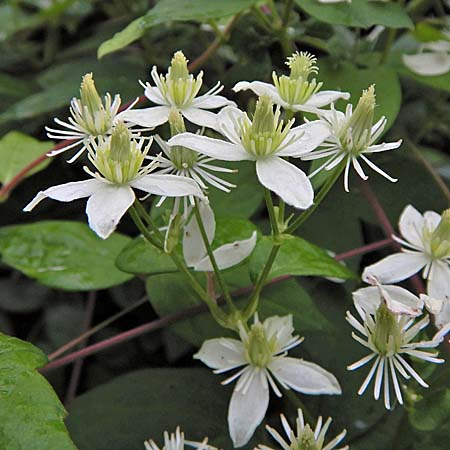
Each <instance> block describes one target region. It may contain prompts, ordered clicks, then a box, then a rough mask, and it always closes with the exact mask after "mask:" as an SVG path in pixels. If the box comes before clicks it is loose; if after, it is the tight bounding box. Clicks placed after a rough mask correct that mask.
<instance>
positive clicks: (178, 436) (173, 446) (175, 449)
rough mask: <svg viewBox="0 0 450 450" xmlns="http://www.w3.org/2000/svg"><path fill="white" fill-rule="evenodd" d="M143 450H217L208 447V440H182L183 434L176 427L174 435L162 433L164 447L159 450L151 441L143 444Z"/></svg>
mask: <svg viewBox="0 0 450 450" xmlns="http://www.w3.org/2000/svg"><path fill="white" fill-rule="evenodd" d="M144 445H145V450H184V448H185V446H189V447H193V448H196V449H197V450H217V449H216V447H213V446H211V445H208V438H205V439H203V441H202V442H194V441H188V440H186V439H185V438H184V433H183V432H182V431H181V430H180V427H177V429H176V430H175V433H170V434H169V433H168V432H167V431H165V432H164V445H163V447H162V448H161V449H160V447H158V446H157V445H156V443H155V441H153V440H152V439H149V440H148V441H145V442H144Z"/></svg>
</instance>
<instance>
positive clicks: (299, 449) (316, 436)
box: [258, 409, 348, 450]
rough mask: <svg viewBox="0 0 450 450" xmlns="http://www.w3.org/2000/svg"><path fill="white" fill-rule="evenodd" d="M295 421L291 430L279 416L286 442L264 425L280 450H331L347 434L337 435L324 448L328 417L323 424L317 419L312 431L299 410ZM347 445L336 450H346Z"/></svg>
mask: <svg viewBox="0 0 450 450" xmlns="http://www.w3.org/2000/svg"><path fill="white" fill-rule="evenodd" d="M297 414H298V415H297V419H296V421H295V425H296V428H295V429H292V428H291V427H290V425H289V422H288V421H287V419H286V417H285V416H284V415H283V414H281V415H280V418H281V424H282V425H283V430H284V432H285V433H286V436H287V440H285V439H284V438H283V437H282V436H281V435H280V433H278V431H276V430H275V429H274V428H272V427H270V426H269V425H266V429H267V431H268V432H269V433H270V434H271V435H272V437H273V438H274V439H275V441H277V443H278V444H279V448H280V449H282V450H332V449H334V448H336V446H337V445H338V444H339V443H340V442H341V441H342V439H344V437H345V435H346V434H347V431H346V430H343V431H342V432H341V433H339V434H338V435H337V436H336V437H335V438H334V439H333V440H332V441H330V442H329V443H328V444H326V445H325V446H324V442H325V435H326V434H327V431H328V428H329V427H330V424H331V421H332V420H331V417H328V419H327V420H326V422H325V424H323V420H322V417H321V416H320V417H319V418H318V419H317V423H316V427H315V429H314V431H313V429H312V428H311V426H310V425H309V424H308V423H307V424H305V420H304V419H303V411H302V410H301V409H299V410H298V411H297ZM258 449H260V450H275V449H273V448H272V447H268V446H267V445H259V446H258ZM347 449H348V445H346V446H345V447H341V448H338V449H336V450H347Z"/></svg>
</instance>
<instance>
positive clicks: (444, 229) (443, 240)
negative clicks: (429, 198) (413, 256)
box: [430, 209, 450, 259]
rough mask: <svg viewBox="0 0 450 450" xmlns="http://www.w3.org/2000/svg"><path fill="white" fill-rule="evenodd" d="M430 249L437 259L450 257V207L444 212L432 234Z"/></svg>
mask: <svg viewBox="0 0 450 450" xmlns="http://www.w3.org/2000/svg"><path fill="white" fill-rule="evenodd" d="M430 250H431V254H432V257H433V258H435V259H442V258H450V209H447V210H445V211H444V212H443V213H442V217H441V221H440V222H439V225H438V226H437V227H436V229H435V230H434V231H433V233H432V234H431V236H430Z"/></svg>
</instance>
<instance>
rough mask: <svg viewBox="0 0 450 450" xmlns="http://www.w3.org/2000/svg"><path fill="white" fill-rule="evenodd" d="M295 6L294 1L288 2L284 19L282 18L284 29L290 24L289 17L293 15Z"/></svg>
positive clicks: (287, 0) (289, 0) (285, 6)
mask: <svg viewBox="0 0 450 450" xmlns="http://www.w3.org/2000/svg"><path fill="white" fill-rule="evenodd" d="M293 6H294V0H286V3H285V5H284V11H283V17H282V18H281V23H282V25H283V27H287V24H288V23H289V16H290V15H291V11H292V7H293Z"/></svg>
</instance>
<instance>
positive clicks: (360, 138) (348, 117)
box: [302, 86, 402, 192]
mask: <svg viewBox="0 0 450 450" xmlns="http://www.w3.org/2000/svg"><path fill="white" fill-rule="evenodd" d="M374 109H375V88H374V86H370V87H369V88H368V89H367V90H365V91H363V93H362V96H361V97H360V99H359V101H358V105H357V106H356V108H355V111H353V107H352V105H351V104H349V105H347V109H346V110H345V114H344V113H343V112H341V111H336V110H335V109H334V107H333V106H332V108H331V111H320V112H318V114H319V116H320V117H321V120H322V121H323V123H324V124H326V125H327V126H328V127H329V131H330V134H329V137H328V139H326V141H325V142H324V143H323V144H322V145H321V146H320V148H318V149H316V150H315V151H313V152H311V153H310V154H308V155H306V156H303V157H302V159H303V160H305V161H311V160H315V159H323V158H327V160H326V162H325V163H324V164H322V165H321V166H320V167H318V168H317V169H316V170H315V171H313V172H312V173H311V174H310V177H313V176H314V175H316V174H317V173H319V172H320V171H321V170H323V169H325V170H332V169H334V168H335V167H336V166H338V165H339V164H340V163H341V162H343V161H345V171H344V188H345V190H346V191H347V192H348V191H349V187H348V177H349V170H350V165H352V166H353V168H354V169H355V171H356V173H357V174H358V175H359V176H360V177H361V178H362V179H363V180H367V178H368V176H367V175H366V174H365V173H364V170H363V168H362V166H361V164H360V163H359V161H358V159H361V160H362V161H364V162H365V163H366V164H367V165H368V166H369V167H370V168H371V169H373V170H374V171H375V172H378V173H379V174H380V175H382V176H384V177H385V178H387V179H388V180H389V181H392V182H396V181H397V180H396V179H395V178H392V177H391V176H389V175H388V174H387V173H386V172H384V171H383V170H381V169H380V168H379V167H378V166H376V165H375V164H374V163H373V162H372V161H371V160H370V159H369V158H368V157H367V156H366V154H370V153H379V152H385V151H387V150H392V149H395V148H398V147H400V145H401V143H402V141H401V140H399V141H397V142H390V143H384V142H383V143H381V144H375V142H376V141H377V140H378V138H379V137H380V136H381V135H382V133H383V131H384V127H385V126H386V118H385V117H382V118H381V119H380V120H378V122H376V123H375V124H373V113H374Z"/></svg>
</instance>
